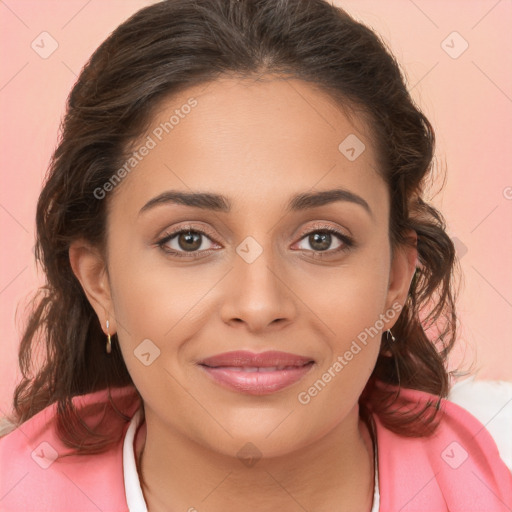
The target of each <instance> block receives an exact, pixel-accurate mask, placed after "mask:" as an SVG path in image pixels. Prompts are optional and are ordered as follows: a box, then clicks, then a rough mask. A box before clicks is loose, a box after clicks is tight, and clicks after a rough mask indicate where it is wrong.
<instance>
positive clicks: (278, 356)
mask: <svg viewBox="0 0 512 512" xmlns="http://www.w3.org/2000/svg"><path fill="white" fill-rule="evenodd" d="M198 364H199V367H200V368H201V369H202V370H203V371H205V372H206V373H207V375H208V376H209V377H210V378H212V379H213V380H214V381H215V382H217V383H218V384H220V385H221V386H223V387H226V388H228V389H231V390H233V391H238V392H242V393H247V394H251V395H266V394H270V393H274V392H277V391H280V390H281V389H284V388H287V387H288V386H291V385H292V384H295V383H296V382H298V381H299V380H301V379H302V378H303V377H304V376H305V375H306V374H307V373H309V371H310V370H311V368H312V367H313V366H314V364H315V361H314V360H313V359H312V358H310V357H305V356H300V355H297V354H291V353H288V352H278V351H274V350H272V351H267V352H260V353H254V352H249V351H246V350H237V351H234V352H224V353H222V354H217V355H214V356H211V357H208V358H206V359H203V360H202V361H200V362H199V363H198Z"/></svg>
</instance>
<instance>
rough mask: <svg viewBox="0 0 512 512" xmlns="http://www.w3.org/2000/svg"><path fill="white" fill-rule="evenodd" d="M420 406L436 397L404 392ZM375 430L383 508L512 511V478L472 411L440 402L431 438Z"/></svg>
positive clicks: (403, 510) (422, 393)
mask: <svg viewBox="0 0 512 512" xmlns="http://www.w3.org/2000/svg"><path fill="white" fill-rule="evenodd" d="M400 396H402V397H403V398H405V399H407V400H409V401H410V402H411V403H414V404H416V405H417V406H421V405H422V404H424V403H426V402H427V401H428V400H431V401H433V402H434V403H435V402H436V401H437V400H438V397H436V396H435V395H431V394H429V393H425V392H422V391H417V390H412V389H402V390H401V392H400ZM374 418H375V420H376V426H377V444H378V457H379V485H380V487H381V510H382V511H391V510H401V511H402V512H412V511H414V512H420V511H425V512H426V511H431V510H436V511H448V510H449V511H450V512H455V511H460V512H462V511H464V512H467V511H474V512H476V511H489V510H493V511H495V512H500V511H505V510H510V507H512V474H511V473H510V471H509V470H508V468H507V467H506V465H505V463H504V462H503V460H502V459H501V458H500V455H499V452H498V448H497V446H496V443H495V441H494V439H493V438H492V437H491V435H490V434H489V432H488V431H487V430H486V428H485V426H484V425H483V424H482V423H481V422H480V421H479V420H478V419H476V418H475V417H474V416H473V415H472V414H470V413H469V412H468V411H466V410H465V409H463V408H462V407H460V406H459V405H457V404H455V403H452V402H450V401H448V400H445V399H441V401H440V407H439V425H438V427H437V429H436V431H435V432H434V434H432V435H431V436H428V437H421V438H418V437H414V438H413V437H404V436H400V435H398V434H395V433H393V432H391V431H390V430H388V429H386V428H385V427H384V426H383V425H382V424H381V423H380V421H379V419H378V417H377V416H374Z"/></svg>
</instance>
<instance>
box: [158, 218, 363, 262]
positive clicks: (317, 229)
mask: <svg viewBox="0 0 512 512" xmlns="http://www.w3.org/2000/svg"><path fill="white" fill-rule="evenodd" d="M190 232H192V233H196V234H200V235H204V236H205V237H207V238H209V239H210V240H212V237H211V236H210V235H209V234H208V233H206V232H204V231H202V230H201V229H196V228H194V227H192V226H186V227H185V228H181V229H179V230H176V231H172V232H170V233H169V232H167V233H165V235H164V236H163V238H161V239H160V240H158V241H157V242H156V245H157V246H158V247H159V248H160V249H162V251H164V252H165V253H166V254H169V255H171V256H177V257H178V258H189V259H194V258H199V257H203V256H204V255H205V254H210V253H211V252H213V251H215V249H208V250H204V251H193V252H189V253H187V252H185V251H180V252H177V251H174V250H169V249H168V248H167V247H166V246H165V244H167V243H168V242H169V241H170V240H172V239H173V238H174V237H175V236H177V235H180V234H182V233H190ZM313 233H329V234H333V235H336V236H337V237H338V238H339V239H340V240H341V241H342V242H343V244H344V245H342V246H341V247H338V248H337V249H331V250H329V251H314V250H313V251H311V250H308V249H299V250H300V251H302V252H304V251H307V252H313V253H315V257H324V254H327V255H329V256H330V255H332V254H336V253H339V252H342V251H349V250H350V249H352V248H353V247H354V246H355V242H354V239H353V238H351V237H349V236H348V235H345V234H344V233H342V232H341V231H338V230H337V229H335V228H332V227H325V226H314V228H313V229H312V230H311V231H308V232H306V233H303V235H302V236H301V238H300V240H303V239H304V238H306V237H307V236H309V235H312V234H313ZM300 240H299V241H300ZM212 241H214V240H212Z"/></svg>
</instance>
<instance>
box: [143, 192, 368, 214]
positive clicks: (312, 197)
mask: <svg viewBox="0 0 512 512" xmlns="http://www.w3.org/2000/svg"><path fill="white" fill-rule="evenodd" d="M340 201H342V202H349V203H353V204H357V205H359V206H361V207H363V208H364V210H366V212H367V213H368V214H369V215H370V217H372V218H373V212H372V210H371V208H370V205H369V204H368V203H367V202H366V201H365V200H364V199H363V198H362V197H361V196H359V195H357V194H354V193H353V192H350V191H349V190H345V189H342V188H336V189H332V190H321V191H318V192H304V193H301V194H297V195H295V196H293V197H292V198H291V199H290V200H289V202H288V204H287V207H286V211H287V212H299V211H304V210H308V209H311V208H317V207H319V206H324V205H327V204H331V203H335V202H340ZM168 203H171V204H180V205H184V206H190V207H193V208H201V209H203V210H212V211H216V212H222V213H229V212H230V211H231V206H232V203H231V201H230V200H229V199H228V198H227V197H226V196H223V195H221V194H214V193H210V192H182V191H178V190H168V191H166V192H163V193H162V194H160V195H158V196H156V197H154V198H153V199H151V200H149V201H148V202H147V203H146V204H145V205H144V206H143V207H142V208H141V210H140V211H139V215H140V214H142V213H144V212H146V211H148V210H150V209H152V208H154V207H156V206H158V205H161V204H168Z"/></svg>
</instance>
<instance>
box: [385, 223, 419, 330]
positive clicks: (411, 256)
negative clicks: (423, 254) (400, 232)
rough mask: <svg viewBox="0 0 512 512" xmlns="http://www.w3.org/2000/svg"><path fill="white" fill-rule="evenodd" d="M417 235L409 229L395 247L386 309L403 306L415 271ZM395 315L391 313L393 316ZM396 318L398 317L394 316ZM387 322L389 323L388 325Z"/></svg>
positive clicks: (390, 322) (390, 325) (391, 321)
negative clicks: (401, 241) (401, 243)
mask: <svg viewBox="0 0 512 512" xmlns="http://www.w3.org/2000/svg"><path fill="white" fill-rule="evenodd" d="M417 244H418V235H417V233H416V231H414V230H413V229H410V230H408V231H407V233H406V243H405V244H403V245H400V246H398V247H397V248H396V249H395V254H394V255H393V260H392V261H391V269H390V273H389V282H388V292H387V297H386V311H389V310H391V309H394V310H395V311H396V310H397V309H398V304H399V305H400V309H399V311H401V310H402V308H403V307H404V304H405V301H406V300H407V296H408V294H409V288H410V287H411V282H412V279H413V277H414V272H415V271H416V266H417V261H418V249H417ZM394 317H395V315H393V318H394ZM396 318H398V317H396ZM396 318H395V319H394V320H393V319H390V320H389V321H388V322H387V323H386V327H385V329H386V330H387V329H391V328H392V327H393V325H394V324H395V322H396ZM388 324H389V325H388Z"/></svg>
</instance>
